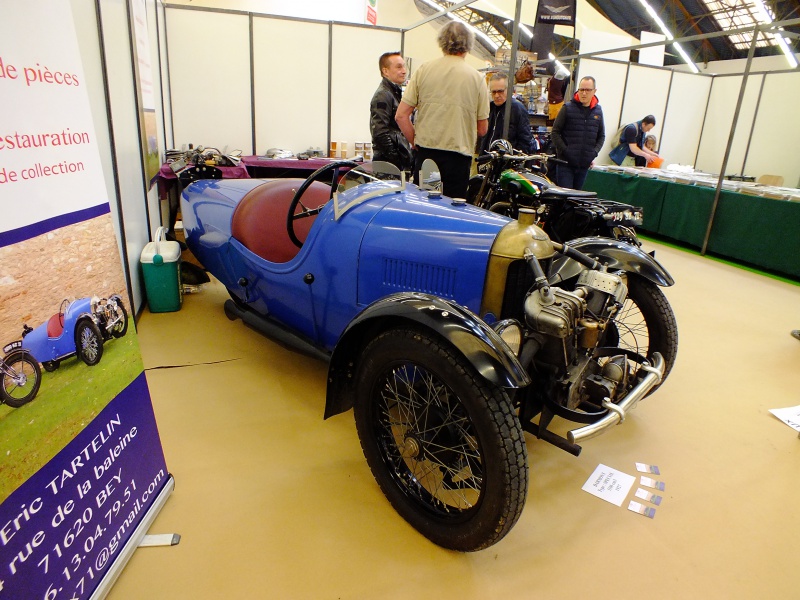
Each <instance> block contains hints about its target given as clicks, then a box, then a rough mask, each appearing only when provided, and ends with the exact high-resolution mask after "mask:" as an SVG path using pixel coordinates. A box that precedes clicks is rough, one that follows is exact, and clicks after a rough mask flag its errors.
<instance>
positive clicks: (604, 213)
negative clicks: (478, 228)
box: [467, 140, 642, 246]
mask: <svg viewBox="0 0 800 600" xmlns="http://www.w3.org/2000/svg"><path fill="white" fill-rule="evenodd" d="M551 162H563V161H559V159H557V158H555V157H553V156H550V155H548V154H530V155H528V154H521V153H518V152H515V151H514V150H513V149H512V148H511V145H510V144H509V143H508V142H507V141H506V140H495V141H494V142H492V145H491V146H490V147H489V151H488V152H486V153H484V154H482V155H481V156H479V157H478V159H477V163H478V170H479V172H478V174H476V175H473V176H472V177H471V178H470V181H469V188H468V191H467V202H469V203H470V204H474V205H475V206H480V207H481V208H485V209H487V210H490V211H492V212H496V213H499V214H502V215H506V216H508V217H511V218H512V219H516V218H517V215H518V214H519V209H520V207H528V208H531V209H533V210H534V212H535V214H536V224H537V225H538V226H539V227H541V228H542V229H543V230H544V232H545V233H546V234H547V235H548V236H550V238H551V239H552V240H554V241H557V242H562V243H563V242H566V241H569V240H573V239H576V238H580V237H587V236H601V237H608V238H613V239H617V240H621V241H624V242H628V243H630V244H634V245H636V246H641V242H640V241H639V238H638V236H637V235H636V230H635V227H636V226H638V225H641V224H642V209H641V208H639V207H636V206H631V205H630V204H624V203H622V202H617V201H614V200H601V199H599V198H598V197H597V194H596V193H595V192H585V191H582V190H572V189H568V188H562V187H558V186H556V185H554V184H553V182H552V181H550V179H548V178H547V171H548V169H547V164H548V163H551Z"/></svg>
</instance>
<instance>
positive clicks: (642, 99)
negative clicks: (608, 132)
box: [621, 65, 672, 139]
mask: <svg viewBox="0 0 800 600" xmlns="http://www.w3.org/2000/svg"><path fill="white" fill-rule="evenodd" d="M671 76H672V71H670V70H668V69H658V68H654V67H646V66H641V65H631V70H630V73H628V84H627V85H626V86H625V101H624V102H623V103H622V122H621V125H625V124H626V123H634V122H636V121H639V120H641V119H643V118H644V117H646V116H647V115H653V116H654V117H655V118H656V126H655V127H654V128H653V129H652V130H651V131H650V133H652V134H653V135H655V136H657V137H658V138H659V139H661V125H662V123H663V122H664V113H665V112H666V106H667V96H669V82H670V78H671Z"/></svg>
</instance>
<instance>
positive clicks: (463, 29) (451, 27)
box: [437, 21, 475, 54]
mask: <svg viewBox="0 0 800 600" xmlns="http://www.w3.org/2000/svg"><path fill="white" fill-rule="evenodd" d="M437 39H438V41H439V48H441V49H442V52H444V53H445V54H464V53H465V52H469V51H470V50H472V44H474V43H475V34H473V33H472V31H470V29H469V27H467V26H466V25H464V23H461V22H460V21H450V22H449V23H448V24H447V25H445V26H444V27H442V29H441V30H440V31H439V37H438V38H437Z"/></svg>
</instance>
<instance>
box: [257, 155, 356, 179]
mask: <svg viewBox="0 0 800 600" xmlns="http://www.w3.org/2000/svg"><path fill="white" fill-rule="evenodd" d="M337 160H347V159H342V158H322V157H317V158H309V159H308V160H300V159H298V158H267V157H266V156H243V157H242V165H244V166H245V167H247V170H248V172H249V173H250V176H251V177H256V178H261V177H263V178H267V179H272V178H284V177H302V178H305V177H308V176H309V175H311V173H313V172H314V171H316V170H317V169H319V168H320V167H324V166H325V165H327V164H330V163H332V162H336V161H337Z"/></svg>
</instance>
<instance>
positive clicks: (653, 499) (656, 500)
mask: <svg viewBox="0 0 800 600" xmlns="http://www.w3.org/2000/svg"><path fill="white" fill-rule="evenodd" d="M636 497H637V498H641V499H642V500H647V501H648V502H650V503H652V504H655V505H656V506H658V505H659V504H661V496H656V495H655V494H653V493H651V492H648V491H647V490H643V489H642V488H639V489H638V490H636Z"/></svg>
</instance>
